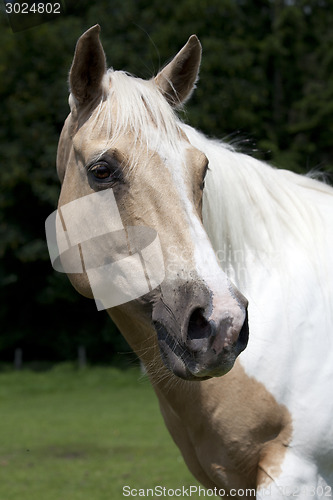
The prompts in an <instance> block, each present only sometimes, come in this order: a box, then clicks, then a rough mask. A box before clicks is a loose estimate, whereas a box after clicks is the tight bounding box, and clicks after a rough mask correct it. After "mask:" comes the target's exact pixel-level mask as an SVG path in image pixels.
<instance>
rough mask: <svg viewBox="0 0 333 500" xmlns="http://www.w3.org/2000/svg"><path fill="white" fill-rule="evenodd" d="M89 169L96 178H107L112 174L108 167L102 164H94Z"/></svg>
mask: <svg viewBox="0 0 333 500" xmlns="http://www.w3.org/2000/svg"><path fill="white" fill-rule="evenodd" d="M90 171H91V173H92V174H93V176H94V177H95V178H96V179H100V180H103V179H107V178H108V177H110V176H111V175H112V172H111V170H110V168H109V167H108V166H107V165H104V164H99V165H95V166H94V167H93V168H92V169H91V170H90Z"/></svg>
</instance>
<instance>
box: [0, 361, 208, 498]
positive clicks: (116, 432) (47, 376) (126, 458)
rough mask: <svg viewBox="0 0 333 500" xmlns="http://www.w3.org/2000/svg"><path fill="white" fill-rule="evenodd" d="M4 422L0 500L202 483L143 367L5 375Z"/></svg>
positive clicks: (1, 391) (0, 404) (1, 379)
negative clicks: (180, 447) (181, 449)
mask: <svg viewBox="0 0 333 500" xmlns="http://www.w3.org/2000/svg"><path fill="white" fill-rule="evenodd" d="M0 424H1V428H0V500H118V499H119V500H120V499H123V498H126V497H125V496H123V487H124V486H126V485H128V486H130V487H131V488H135V489H139V488H154V487H155V486H162V487H166V489H176V488H182V487H183V486H185V487H189V486H190V485H193V486H195V485H198V483H197V482H196V481H195V480H194V478H193V477H192V476H191V474H190V473H189V472H188V470H187V468H186V466H185V464H184V462H183V459H182V457H181V455H180V452H179V451H178V449H177V448H176V446H175V445H174V443H173V441H172V440H171V438H170V436H169V434H168V432H167V430H166V429H165V427H164V423H163V420H162V417H161V416H160V413H159V408H158V404H157V399H156V397H155V395H154V393H153V390H152V388H151V386H150V384H149V381H148V380H147V379H146V378H145V377H142V375H141V374H140V371H139V369H138V368H136V367H133V368H130V369H128V370H120V369H117V368H87V369H84V370H78V369H76V368H75V367H74V366H73V365H69V364H65V365H58V366H56V367H54V368H53V369H52V370H50V371H47V372H39V373H36V372H32V371H28V370H23V371H20V372H13V371H10V372H2V373H0ZM171 493H172V492H171ZM138 494H139V492H138ZM138 497H139V495H138V496H137V498H138ZM170 497H171V496H164V497H163V496H162V498H170ZM128 498H134V496H129V497H128ZM150 498H161V496H157V495H155V494H154V496H152V495H150ZM173 498H176V496H174V497H173ZM178 498H179V497H178ZM191 498H192V499H197V498H202V496H201V495H200V497H199V495H195V494H194V495H192V496H191ZM210 498H216V497H210Z"/></svg>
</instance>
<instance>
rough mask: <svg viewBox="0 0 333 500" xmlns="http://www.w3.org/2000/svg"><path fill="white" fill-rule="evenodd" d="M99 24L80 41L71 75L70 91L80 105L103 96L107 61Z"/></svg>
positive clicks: (84, 34)
mask: <svg viewBox="0 0 333 500" xmlns="http://www.w3.org/2000/svg"><path fill="white" fill-rule="evenodd" d="M100 31H101V28H100V26H99V25H98V24H96V25H95V26H93V27H92V28H90V29H89V30H88V31H86V32H85V33H83V35H82V36H81V37H80V38H79V39H78V42H77V44H76V48H75V54H74V59H73V63H72V67H71V69H70V73H69V84H70V90H71V93H72V94H73V96H74V97H75V99H76V100H77V101H78V103H79V104H88V103H89V102H91V101H92V100H94V99H95V98H96V97H99V96H101V95H102V92H103V88H102V80H103V76H104V74H105V72H106V59H105V54H104V50H103V47H102V44H101V42H100V39H99V33H100Z"/></svg>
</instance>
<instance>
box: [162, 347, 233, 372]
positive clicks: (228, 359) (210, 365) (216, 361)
mask: <svg viewBox="0 0 333 500" xmlns="http://www.w3.org/2000/svg"><path fill="white" fill-rule="evenodd" d="M160 352H161V358H162V361H163V363H164V365H165V366H166V368H167V369H168V370H170V371H171V372H172V373H173V374H174V375H176V377H179V378H181V379H183V380H191V381H203V380H207V379H209V378H213V377H221V376H223V375H225V374H226V373H228V372H229V371H230V370H231V369H232V367H233V366H234V363H235V361H236V359H237V356H238V354H239V352H238V350H237V349H236V348H235V349H228V350H227V351H226V352H223V353H222V354H221V355H219V356H216V355H214V354H210V353H205V355H202V356H198V353H191V352H189V351H188V350H187V351H185V350H183V352H182V354H181V355H180V354H179V353H175V352H174V350H172V349H170V348H169V347H168V346H165V345H162V346H161V345H160Z"/></svg>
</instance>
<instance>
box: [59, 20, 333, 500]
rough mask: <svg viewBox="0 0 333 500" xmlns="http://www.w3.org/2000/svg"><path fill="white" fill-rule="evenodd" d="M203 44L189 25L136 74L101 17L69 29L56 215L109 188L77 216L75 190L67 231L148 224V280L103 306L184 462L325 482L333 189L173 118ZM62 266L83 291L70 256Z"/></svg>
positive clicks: (319, 491)
mask: <svg viewBox="0 0 333 500" xmlns="http://www.w3.org/2000/svg"><path fill="white" fill-rule="evenodd" d="M201 52H202V50H201V44H200V42H199V40H198V38H197V37H196V36H195V35H192V36H191V37H190V38H189V39H188V41H187V43H186V44H185V45H184V47H183V48H182V49H181V50H180V51H179V52H178V53H177V55H176V56H175V57H174V58H173V59H172V60H171V62H169V63H168V64H167V65H166V66H164V67H163V68H162V69H161V70H160V71H159V72H158V73H157V75H156V76H155V77H153V78H151V79H150V80H143V79H140V78H137V77H134V76H132V75H130V74H128V73H126V72H124V71H115V70H113V69H112V68H110V69H107V65H106V58H105V53H104V50H103V47H102V44H101V41H100V27H99V25H96V26H93V27H92V28H90V29H88V31H86V32H85V33H84V34H83V35H82V36H81V37H80V38H79V39H78V41H77V45H76V48H75V53H74V58H73V62H72V66H71V69H70V74H69V85H70V96H69V106H70V113H69V115H68V117H67V119H66V121H65V124H64V127H63V130H62V132H61V135H60V139H59V145H58V152H57V171H58V176H59V179H60V181H61V192H60V196H59V204H58V212H59V214H61V213H62V214H63V215H62V216H61V215H59V220H61V221H62V224H63V228H66V226H67V228H68V226H69V225H70V224H71V220H72V219H71V217H72V218H73V217H74V218H75V216H76V215H78V212H80V211H81V209H80V210H78V209H75V204H73V203H74V202H78V201H82V200H86V199H87V200H88V199H90V198H89V197H92V196H95V197H96V196H98V197H100V198H99V199H100V200H102V196H108V193H112V196H113V197H114V198H113V201H114V202H115V204H116V207H117V210H118V211H117V217H116V219H117V221H120V226H118V225H117V224H118V223H117V224H116V225H114V226H112V224H113V222H112V221H114V217H113V215H112V213H113V212H112V213H111V212H108V211H107V210H106V209H105V208H103V207H104V205H103V204H102V205H100V206H99V205H98V203H97V206H96V204H95V205H94V209H93V216H91V217H90V215H89V214H91V210H90V208H89V204H88V205H87V207H88V208H85V209H84V210H83V212H84V214H85V215H84V217H83V218H82V219H81V222H80V225H79V230H78V231H77V232H78V233H80V232H81V230H82V231H83V226H84V221H85V217H90V220H92V221H93V222H92V225H93V226H94V225H96V227H97V226H98V224H99V223H100V222H101V221H102V220H104V221H105V220H106V224H108V223H110V224H111V226H112V228H111V229H112V231H113V232H114V233H116V232H118V233H119V231H120V232H121V230H122V231H124V228H125V230H126V228H134V229H137V230H139V229H140V228H146V229H147V230H148V229H150V230H152V232H153V236H152V238H151V239H150V240H149V242H148V243H150V242H151V241H153V240H154V238H155V236H156V238H158V245H157V244H156V245H155V247H154V248H155V249H156V255H158V254H159V253H160V255H162V260H161V259H158V260H157V264H156V265H155V268H156V269H157V268H159V269H162V268H163V269H162V271H163V272H162V271H161V273H162V275H161V276H159V280H156V283H155V285H156V286H150V287H149V289H147V291H146V293H144V294H141V295H140V294H139V293H138V294H136V295H135V294H134V295H133V297H132V298H131V297H130V299H131V300H123V301H119V303H117V302H113V303H112V306H110V307H108V304H106V305H105V307H104V309H106V310H107V313H108V314H109V315H110V317H111V318H112V320H113V322H114V323H115V324H116V325H117V327H118V328H119V330H120V332H121V333H122V335H123V336H124V337H125V338H126V340H127V342H128V343H129V344H130V346H131V347H132V349H133V350H134V352H135V353H136V354H137V355H138V357H139V358H140V360H141V361H142V363H143V364H144V366H145V369H146V372H147V374H148V377H149V379H150V381H151V384H152V386H153V388H154V391H155V393H156V395H157V398H158V401H159V405H160V409H161V413H162V415H163V418H164V421H165V424H166V426H167V428H168V430H169V432H170V434H171V436H172V438H173V440H174V441H175V443H176V444H177V446H178V447H179V449H180V450H181V453H182V455H183V457H184V460H185V462H186V464H187V467H188V468H189V470H190V471H191V473H192V474H193V475H194V476H195V478H196V479H197V480H198V481H199V482H200V483H201V484H202V485H203V486H204V487H205V488H208V489H211V490H212V491H214V492H215V493H216V494H217V495H219V496H220V497H225V496H233V497H234V498H243V497H244V496H252V497H255V498H257V499H263V498H268V497H269V498H271V499H273V500H280V499H283V498H289V497H290V496H297V497H299V498H302V499H303V500H310V499H311V500H314V499H323V498H325V499H326V498H333V496H332V486H333V418H332V414H333V397H332V380H333V349H332V347H333V346H332V343H333V342H332V341H333V337H332V334H333V252H332V248H333V224H332V221H333V189H332V187H330V186H329V185H327V184H325V183H323V182H320V181H319V180H316V179H315V178H311V177H310V176H301V175H298V174H295V173H293V172H290V171H287V170H282V169H277V168H274V167H272V166H270V165H268V164H267V163H265V162H263V161H260V160H257V159H255V158H253V157H251V156H247V155H245V154H242V153H240V152H238V151H236V150H235V149H234V148H233V147H232V146H230V145H228V144H226V143H224V142H223V141H218V140H216V139H211V138H208V137H206V136H205V135H204V134H202V133H201V132H199V131H197V130H195V129H194V128H192V127H190V126H189V125H187V124H185V123H184V122H183V121H182V120H181V119H180V118H179V116H178V115H179V113H178V114H177V111H178V110H179V109H180V108H181V107H182V106H183V105H184V103H185V102H186V101H187V100H188V99H189V98H190V96H191V94H192V91H193V90H194V88H195V86H196V83H197V80H198V73H199V67H200V62H201ZM91 199H92V198H91ZM96 199H97V198H96ZM82 206H83V205H82ZM91 206H92V205H91ZM66 207H72V209H71V210H69V209H68V210H69V212H68V213H70V214H71V215H70V216H69V217H67V219H66V220H64V214H65V210H66ZM67 215H68V214H67ZM111 219H112V221H111V222H110V220H111ZM108 221H109V222H108ZM58 223H59V221H58ZM156 238H155V239H156ZM95 240H96V238H95ZM97 240H98V238H97ZM97 240H96V241H97ZM154 241H155V240H154ZM141 243H142V242H141ZM141 243H140V244H141ZM96 245H97V246H95V248H99V247H100V249H101V250H100V251H98V252H97V253H98V254H99V257H98V259H100V258H101V252H102V253H103V252H104V254H105V257H106V254H107V245H106V244H105V242H102V243H101V244H100V245H99V244H98V243H97V244H96ZM139 246H140V245H139ZM77 247H78V248H79V253H78V255H79V256H80V257H81V258H82V255H83V254H82V249H80V244H78V245H77ZM147 248H148V247H147ZM120 253H121V252H120ZM151 254H152V255H153V254H154V252H151ZM119 255H120V254H119ZM130 255H131V254H130ZM118 257H119V256H118ZM98 259H97V260H98ZM111 261H112V259H111ZM138 262H142V259H139V260H138ZM102 264H103V258H102ZM103 269H104V268H103ZM146 270H147V269H146ZM66 272H67V271H66ZM67 274H68V277H69V279H70V281H71V283H72V285H73V286H74V288H75V289H76V290H77V291H78V292H79V293H80V294H82V295H84V296H85V297H88V298H91V299H94V298H95V293H94V290H93V287H92V282H91V280H90V276H89V272H88V269H87V268H85V267H84V265H83V268H82V269H81V270H78V269H73V268H72V269H69V272H67ZM105 275H106V273H105V272H102V273H100V274H99V275H98V278H96V279H97V281H98V280H103V277H104V278H105ZM146 275H147V272H146V271H145V276H146ZM112 279H116V278H115V277H114V276H113V278H112ZM127 279H128V276H127ZM129 279H130V278H129ZM111 281H112V280H111ZM108 286H109V285H108ZM120 302H121V303H120ZM210 493H211V492H210Z"/></svg>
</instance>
